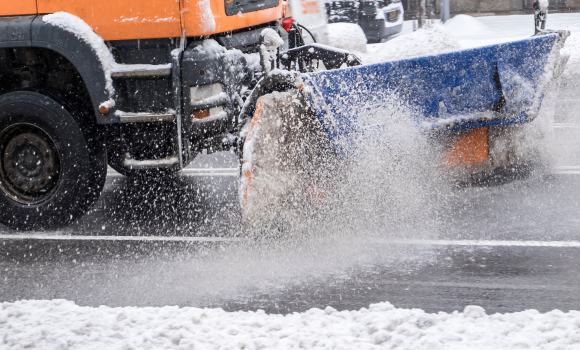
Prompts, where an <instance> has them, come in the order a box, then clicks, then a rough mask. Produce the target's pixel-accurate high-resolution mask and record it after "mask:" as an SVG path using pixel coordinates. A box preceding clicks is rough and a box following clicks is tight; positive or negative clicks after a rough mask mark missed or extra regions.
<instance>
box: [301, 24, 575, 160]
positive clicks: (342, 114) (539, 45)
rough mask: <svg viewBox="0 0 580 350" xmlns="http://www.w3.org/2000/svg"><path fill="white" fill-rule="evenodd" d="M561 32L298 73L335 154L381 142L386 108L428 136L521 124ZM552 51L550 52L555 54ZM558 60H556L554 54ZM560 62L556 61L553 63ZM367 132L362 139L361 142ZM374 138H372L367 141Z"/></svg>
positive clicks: (533, 108)
mask: <svg viewBox="0 0 580 350" xmlns="http://www.w3.org/2000/svg"><path fill="white" fill-rule="evenodd" d="M565 38H566V33H565V32H560V33H555V34H549V35H544V36H538V37H532V38H529V39H526V40H521V41H516V42H509V43H505V44H498V45H492V46H487V47H482V48H475V49H469V50H463V51H457V52H450V53H445V54H440V55H435V56H425V57H418V58H412V59H405V60H401V61H394V62H385V63H379V64H374V65H367V66H357V67H352V68H346V69H339V70H331V71H324V72H318V73H307V74H302V80H303V82H304V85H305V86H306V87H307V89H306V90H305V91H309V95H308V97H309V99H310V101H311V103H312V106H313V108H314V110H315V113H316V116H317V118H318V120H319V121H320V123H322V125H323V126H324V128H325V130H326V132H327V134H328V136H329V138H330V139H331V140H332V142H333V143H334V145H335V147H336V148H337V150H339V151H340V152H341V153H343V154H348V153H349V150H352V149H353V148H356V147H357V142H359V141H357V140H359V139H360V138H358V135H361V133H362V134H365V139H368V138H372V137H379V138H381V137H385V133H384V132H382V129H384V128H385V125H386V124H387V123H388V122H389V118H394V117H396V114H394V113H393V111H392V110H393V109H396V108H402V109H405V110H406V111H407V113H409V112H410V113H411V114H412V115H413V117H414V118H415V120H416V121H417V122H418V123H419V124H420V126H421V127H422V128H424V129H427V130H428V131H435V132H445V131H450V130H459V129H463V128H476V127H482V126H489V125H498V124H513V123H525V122H528V121H531V120H533V118H534V117H535V115H537V113H538V112H539V109H540V106H541V100H542V98H543V91H542V90H543V87H544V85H545V84H544V79H545V73H546V71H547V70H549V69H552V68H553V67H552V66H555V65H556V63H555V62H553V61H551V60H550V55H551V54H552V52H553V49H554V48H555V46H556V45H557V44H558V43H559V42H560V41H564V40H565ZM557 54H558V53H556V55H557ZM555 57H556V58H558V57H559V56H555ZM558 59H559V58H558ZM367 134H368V136H366V135H367ZM372 135H374V136H372Z"/></svg>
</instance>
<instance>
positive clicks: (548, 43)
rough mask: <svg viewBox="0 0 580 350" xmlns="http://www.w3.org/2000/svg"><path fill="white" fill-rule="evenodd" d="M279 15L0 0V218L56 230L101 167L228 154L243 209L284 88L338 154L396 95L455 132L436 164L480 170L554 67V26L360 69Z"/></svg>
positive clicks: (372, 131)
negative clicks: (235, 158) (236, 165)
mask: <svg viewBox="0 0 580 350" xmlns="http://www.w3.org/2000/svg"><path fill="white" fill-rule="evenodd" d="M286 6H287V4H286V2H285V1H283V0H255V1H245V0H200V1H198V0H196V1H191V0H179V1H173V0H152V1H138V0H125V1H108V0H106V1H100V2H95V1H88V0H74V1H72V0H21V1H18V2H8V1H4V2H3V4H2V6H1V7H0V223H1V224H3V225H6V226H8V227H10V228H13V229H17V230H37V229H53V228H56V227H62V226H65V225H67V224H68V223H70V222H72V221H73V220H76V219H78V218H79V217H80V216H82V215H83V214H85V213H86V212H87V211H88V210H89V209H90V208H91V206H92V205H93V204H94V203H95V202H96V200H97V199H98V198H99V195H100V193H101V191H102V189H103V186H104V183H105V178H106V174H107V165H109V166H111V167H112V168H113V169H115V170H116V171H118V172H119V173H121V174H123V175H126V176H169V175H172V174H175V173H178V172H179V171H180V170H181V169H182V168H183V167H185V166H187V164H189V163H190V162H191V161H192V160H193V159H194V157H196V155H197V154H199V153H200V152H201V151H203V150H207V151H208V152H214V151H222V150H234V151H235V152H236V153H237V154H238V155H239V157H240V159H241V160H242V161H243V163H244V164H243V166H242V171H241V188H242V190H241V191H240V197H241V199H242V203H243V201H244V200H247V199H248V195H249V194H248V192H249V191H250V189H251V187H252V177H253V176H254V177H255V174H256V171H257V170H258V169H256V168H255V167H256V166H257V165H256V163H255V162H254V163H252V152H256V150H255V148H254V147H253V146H252V145H254V144H255V141H256V138H257V137H258V136H259V133H258V132H257V130H258V125H259V123H260V117H261V116H263V115H264V113H269V114H272V109H271V108H270V110H269V111H268V108H269V107H268V106H271V104H272V102H271V101H272V99H273V98H274V99H275V98H276V93H280V92H293V93H294V94H295V95H294V98H292V101H291V103H298V105H297V106H298V107H299V108H296V109H293V111H298V110H302V111H304V113H302V115H301V116H299V117H300V118H306V119H307V122H308V123H310V124H313V125H314V124H316V125H317V127H318V129H317V130H321V133H319V134H317V135H318V136H317V137H322V138H325V142H328V144H329V145H331V148H333V152H335V153H336V154H338V155H340V156H341V157H344V158H348V157H351V156H352V154H353V153H352V151H353V150H354V149H356V148H357V144H359V143H360V142H364V139H365V137H367V138H375V137H388V130H385V128H384V127H382V125H384V123H383V121H384V120H383V119H384V118H387V117H388V115H387V114H381V113H379V112H380V110H381V108H383V109H384V108H385V105H384V102H383V98H385V99H386V98H387V95H388V96H389V98H390V97H392V96H393V94H394V95H396V96H397V98H399V99H400V100H401V101H404V103H405V104H406V105H408V106H409V108H410V109H411V110H412V111H413V115H414V116H415V118H416V120H417V123H418V124H420V125H422V126H423V127H424V128H426V129H429V130H430V131H431V132H434V133H435V134H437V135H448V136H446V137H451V138H452V139H453V142H451V143H450V145H449V147H448V148H449V149H448V150H447V151H446V152H445V154H444V155H443V156H442V157H443V158H444V159H445V161H446V162H447V163H448V164H451V165H452V166H453V167H454V168H461V169H467V173H469V174H472V173H475V172H482V171H487V170H489V169H493V168H496V167H498V166H504V165H506V164H507V163H510V162H514V161H515V160H514V159H515V158H513V157H512V158H510V156H509V149H507V148H506V149H505V150H504V151H500V149H499V148H501V147H500V144H502V143H501V142H497V140H498V139H501V138H502V137H504V136H502V135H504V134H505V133H502V130H503V129H502V127H504V126H506V125H509V124H521V123H527V122H531V121H532V120H533V119H534V117H535V116H536V115H537V113H538V110H539V108H540V103H541V100H542V97H543V94H544V93H545V89H546V81H547V79H551V77H552V75H551V74H552V73H553V72H555V70H557V68H558V67H559V66H560V65H561V64H562V61H563V59H562V58H561V57H560V56H559V48H560V47H561V46H562V45H563V42H564V40H565V38H566V33H563V32H547V31H541V30H540V31H539V33H538V34H539V35H537V36H534V37H532V38H530V39H528V40H523V41H519V42H514V43H507V44H501V45H495V46H490V47H486V48H481V49H472V50H466V51H458V52H452V53H446V54H443V55H436V56H428V57H419V58H413V59H407V60H402V61H397V62H386V63H383V64H374V65H368V66H365V65H362V64H361V61H360V60H359V59H358V58H357V57H355V56H354V55H352V54H350V53H349V52H347V51H343V50H338V49H333V48H331V47H328V46H325V45H320V44H316V43H312V44H308V45H305V44H304V41H303V39H302V35H301V33H302V28H301V27H300V25H299V24H298V23H291V22H288V21H285V22H283V21H282V19H283V18H284V17H285V11H286ZM285 96H286V95H285ZM296 101H297V102H296ZM279 113H282V114H284V110H282V112H279ZM291 114H292V113H290V114H289V115H291ZM381 118H383V119H381ZM355 134H356V135H357V136H355ZM360 135H363V137H361V136H360ZM449 135H451V136H449ZM311 141H312V142H316V140H314V139H313V140H311ZM494 145H495V146H494ZM504 146H505V143H504ZM494 147H495V149H494ZM504 148H505V147H504ZM508 148H509V147H508Z"/></svg>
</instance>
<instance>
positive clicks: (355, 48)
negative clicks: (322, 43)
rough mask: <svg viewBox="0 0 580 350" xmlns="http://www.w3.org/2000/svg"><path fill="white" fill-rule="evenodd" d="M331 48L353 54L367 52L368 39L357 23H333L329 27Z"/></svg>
mask: <svg viewBox="0 0 580 350" xmlns="http://www.w3.org/2000/svg"><path fill="white" fill-rule="evenodd" d="M327 30H328V32H327V37H326V39H327V40H328V43H329V45H330V46H334V47H337V48H339V49H343V50H348V51H351V52H363V53H364V52H366V51H367V37H366V35H365V32H363V30H362V28H361V27H360V26H359V25H358V24H355V23H331V24H328V27H327Z"/></svg>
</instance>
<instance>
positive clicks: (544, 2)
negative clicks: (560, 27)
mask: <svg viewBox="0 0 580 350" xmlns="http://www.w3.org/2000/svg"><path fill="white" fill-rule="evenodd" d="M549 6H550V2H549V1H548V0H540V10H542V11H546V10H547V9H548V7H549Z"/></svg>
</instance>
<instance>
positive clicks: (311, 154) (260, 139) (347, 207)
mask: <svg viewBox="0 0 580 350" xmlns="http://www.w3.org/2000/svg"><path fill="white" fill-rule="evenodd" d="M301 101H302V99H301V96H299V95H298V93H296V92H286V93H273V94H271V95H268V96H265V97H263V98H262V99H261V100H260V101H259V107H258V108H259V109H260V111H259V113H257V115H256V116H255V117H254V119H253V120H252V121H251V122H250V123H248V125H247V127H246V129H245V130H244V135H248V136H249V137H248V142H247V143H246V145H245V148H244V166H243V168H242V186H241V188H240V200H241V205H242V208H243V209H242V211H243V219H244V223H245V224H246V227H247V228H248V231H249V232H250V234H253V235H255V236H256V237H260V238H263V237H273V236H274V237H277V238H279V237H280V236H285V237H292V238H293V239H296V238H300V237H313V236H328V235H337V234H338V235H341V236H344V235H357V236H359V235H368V234H374V235H377V234H380V235H384V234H388V235H394V234H397V235H403V236H406V237H408V236H411V237H413V238H418V236H421V237H424V236H425V235H426V234H428V232H433V227H434V226H435V221H436V220H435V216H434V212H435V211H436V206H437V201H435V200H433V198H434V194H435V193H434V191H441V190H442V189H444V188H447V186H445V184H444V183H443V182H441V181H440V176H439V173H438V157H437V156H435V155H436V154H437V152H436V147H434V145H433V143H432V142H430V141H429V139H428V138H427V137H426V136H425V135H423V134H422V133H421V131H420V130H419V128H418V127H417V125H416V122H415V121H414V119H413V118H412V116H411V112H410V110H409V109H407V108H406V107H405V106H404V105H403V104H401V103H400V102H398V101H397V100H396V99H395V98H394V97H390V96H389V97H387V98H386V99H382V100H381V106H380V108H372V107H368V106H361V107H360V108H366V110H367V112H366V113H367V114H368V115H367V116H366V117H365V118H364V119H365V120H367V121H368V120H373V119H376V120H380V121H381V123H380V125H378V126H375V127H373V128H366V129H364V132H357V133H355V132H353V134H352V135H350V136H349V140H348V143H349V145H343V146H344V147H342V150H338V151H337V150H336V149H335V147H334V146H333V145H332V144H331V141H330V140H329V138H328V135H327V133H326V132H325V130H324V129H323V127H322V125H321V124H320V123H319V122H318V120H317V119H316V117H315V116H314V115H313V113H312V112H311V111H309V109H308V108H307V107H305V106H304V103H302V102H301ZM367 107H368V108H367ZM353 129H354V128H353ZM359 130H362V129H359ZM347 148H348V152H347V153H346V155H345V154H344V150H346V149H347ZM427 227H428V228H429V230H425V228H427Z"/></svg>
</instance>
